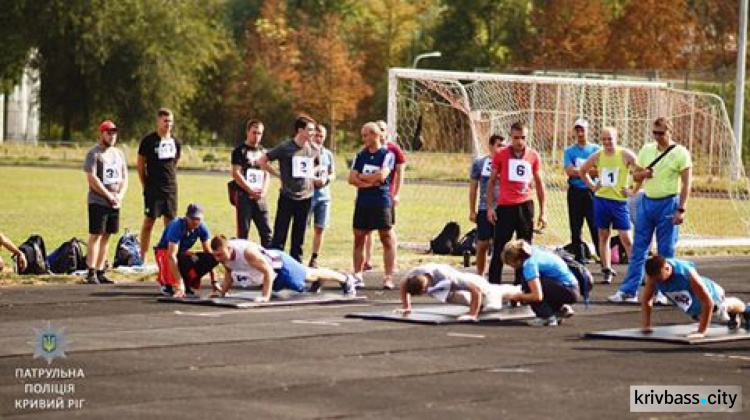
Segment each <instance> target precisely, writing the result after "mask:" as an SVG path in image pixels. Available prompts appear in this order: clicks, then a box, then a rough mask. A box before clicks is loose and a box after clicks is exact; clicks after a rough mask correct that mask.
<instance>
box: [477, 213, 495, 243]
mask: <svg viewBox="0 0 750 420" xmlns="http://www.w3.org/2000/svg"><path fill="white" fill-rule="evenodd" d="M494 235H495V225H493V224H492V223H490V221H489V220H487V210H479V211H478V212H477V241H489V240H490V239H492V237H493V236H494Z"/></svg>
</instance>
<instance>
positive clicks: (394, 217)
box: [391, 206, 396, 226]
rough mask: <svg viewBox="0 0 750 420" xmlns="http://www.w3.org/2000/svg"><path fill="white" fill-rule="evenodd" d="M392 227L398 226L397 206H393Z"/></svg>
mask: <svg viewBox="0 0 750 420" xmlns="http://www.w3.org/2000/svg"><path fill="white" fill-rule="evenodd" d="M391 226H396V206H391Z"/></svg>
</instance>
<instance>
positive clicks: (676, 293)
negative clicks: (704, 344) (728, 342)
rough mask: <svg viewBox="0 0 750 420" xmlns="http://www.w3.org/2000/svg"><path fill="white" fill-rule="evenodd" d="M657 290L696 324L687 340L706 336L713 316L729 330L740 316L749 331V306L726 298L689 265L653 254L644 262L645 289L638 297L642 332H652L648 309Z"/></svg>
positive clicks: (716, 286)
mask: <svg viewBox="0 0 750 420" xmlns="http://www.w3.org/2000/svg"><path fill="white" fill-rule="evenodd" d="M657 291H659V292H662V293H663V294H664V296H666V297H667V299H669V300H670V301H671V302H672V303H674V304H675V305H676V306H677V307H679V308H680V309H682V310H683V311H684V312H685V313H686V314H688V315H690V316H691V317H692V318H693V319H695V320H696V321H698V322H699V325H698V331H693V332H691V333H689V334H688V335H687V337H688V338H703V337H705V336H706V329H707V328H708V324H709V323H710V322H711V317H712V316H713V315H714V314H716V318H717V320H718V323H722V324H726V325H727V327H729V329H730V330H735V329H737V328H738V327H739V322H738V320H737V316H738V315H741V316H742V317H743V318H744V324H745V329H747V330H750V305H747V304H745V303H743V302H742V301H741V300H739V299H737V298H735V297H725V296H724V289H723V288H722V287H721V286H719V285H718V284H716V283H715V282H713V281H712V280H711V279H709V278H707V277H703V276H701V275H700V274H698V271H696V269H695V264H693V263H692V262H690V261H686V260H680V259H677V258H664V257H662V256H661V255H654V256H652V257H649V258H648V259H647V260H646V286H645V287H644V289H643V295H642V296H641V313H642V314H643V327H642V330H643V332H644V333H649V332H651V306H652V305H653V297H654V293H656V292H657Z"/></svg>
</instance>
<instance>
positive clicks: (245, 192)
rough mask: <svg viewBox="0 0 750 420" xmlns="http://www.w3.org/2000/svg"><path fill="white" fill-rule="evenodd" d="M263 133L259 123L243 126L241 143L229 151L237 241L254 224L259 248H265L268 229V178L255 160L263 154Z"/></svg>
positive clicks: (268, 238) (269, 242) (269, 232)
mask: <svg viewBox="0 0 750 420" xmlns="http://www.w3.org/2000/svg"><path fill="white" fill-rule="evenodd" d="M263 129H264V126H263V123H262V122H260V121H258V120H250V121H248V122H247V125H246V127H245V135H246V138H245V142H244V143H242V144H240V145H239V146H237V147H235V149H234V150H233V151H232V178H233V179H234V182H235V183H236V184H237V189H236V190H235V191H236V194H237V195H236V199H235V202H236V212H237V213H236V214H237V237H238V238H240V239H247V237H248V233H249V231H250V223H251V222H254V223H255V227H256V228H257V229H258V236H259V238H260V245H261V246H262V247H264V248H269V247H270V246H271V225H270V222H269V220H268V204H267V203H266V194H267V192H268V181H269V179H270V176H269V173H268V172H267V171H266V170H264V169H263V168H261V167H260V165H259V164H258V160H260V158H261V156H263V155H264V154H265V153H266V149H265V148H264V147H263V146H261V145H260V140H261V138H262V137H263Z"/></svg>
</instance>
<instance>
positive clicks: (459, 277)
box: [406, 263, 491, 302]
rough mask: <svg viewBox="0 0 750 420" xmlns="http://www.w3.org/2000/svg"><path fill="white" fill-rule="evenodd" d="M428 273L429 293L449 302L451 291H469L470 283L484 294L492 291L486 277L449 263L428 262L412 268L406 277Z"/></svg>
mask: <svg viewBox="0 0 750 420" xmlns="http://www.w3.org/2000/svg"><path fill="white" fill-rule="evenodd" d="M419 274H428V275H429V276H430V277H431V278H432V281H430V283H429V284H428V285H427V292H426V293H427V294H428V295H430V296H432V297H433V298H435V299H437V300H440V301H443V302H447V301H448V298H450V295H451V293H453V292H456V291H469V285H470V284H473V285H474V286H476V287H478V288H479V290H480V291H481V292H482V294H483V295H485V296H486V295H488V294H489V293H490V289H491V286H490V283H489V282H488V281H487V279H485V278H484V277H482V276H480V275H477V274H473V273H464V272H462V271H458V270H456V269H455V268H453V267H451V266H449V265H447V264H437V263H428V264H424V265H420V266H418V267H415V268H413V269H411V271H409V272H408V273H407V274H406V277H407V278H409V277H412V276H416V275H419Z"/></svg>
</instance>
